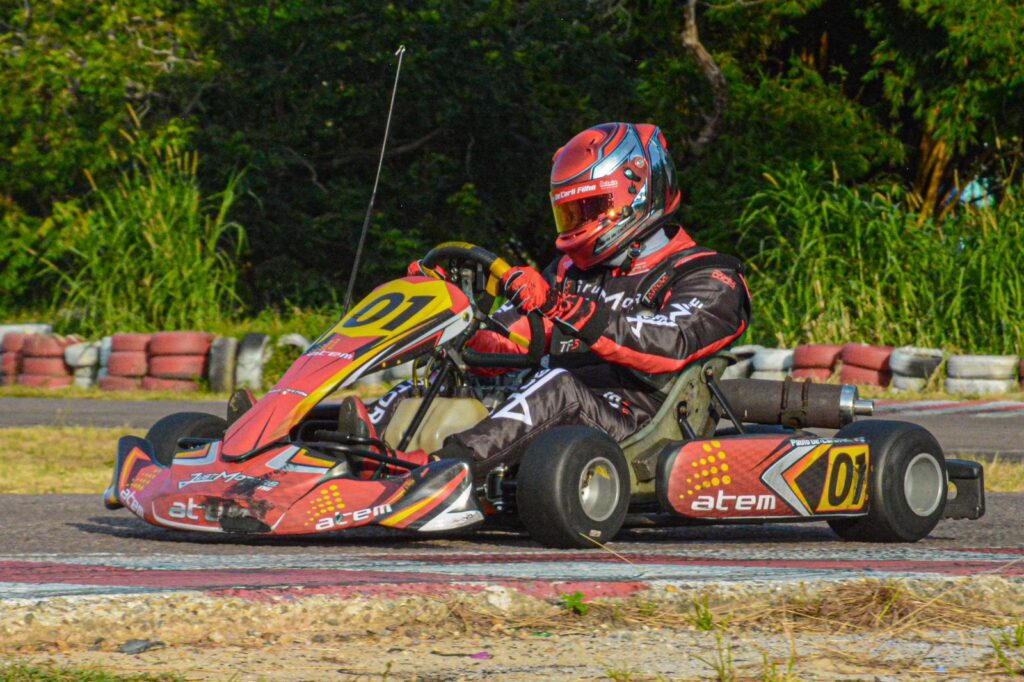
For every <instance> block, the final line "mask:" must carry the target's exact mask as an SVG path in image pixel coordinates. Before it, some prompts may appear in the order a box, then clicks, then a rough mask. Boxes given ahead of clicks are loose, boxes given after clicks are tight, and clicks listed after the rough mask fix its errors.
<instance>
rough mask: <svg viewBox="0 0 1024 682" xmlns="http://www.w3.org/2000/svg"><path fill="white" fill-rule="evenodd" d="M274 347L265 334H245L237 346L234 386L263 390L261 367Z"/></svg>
mask: <svg viewBox="0 0 1024 682" xmlns="http://www.w3.org/2000/svg"><path fill="white" fill-rule="evenodd" d="M273 352H274V346H273V345H272V344H271V343H270V337H269V336H267V335H266V334H251V333H250V334H246V335H245V336H244V337H243V338H242V343H240V344H239V346H238V359H237V361H236V363H235V386H236V387H238V388H248V389H251V390H253V391H261V390H263V366H264V365H265V364H267V360H269V359H270V356H271V354H272V353H273Z"/></svg>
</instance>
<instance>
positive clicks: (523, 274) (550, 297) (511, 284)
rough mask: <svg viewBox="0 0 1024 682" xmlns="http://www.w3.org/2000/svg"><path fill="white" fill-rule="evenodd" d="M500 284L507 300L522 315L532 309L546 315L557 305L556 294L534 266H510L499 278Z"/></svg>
mask: <svg viewBox="0 0 1024 682" xmlns="http://www.w3.org/2000/svg"><path fill="white" fill-rule="evenodd" d="M501 284H502V286H503V287H504V289H505V295H506V296H508V300H509V301H511V302H512V305H514V306H515V307H516V310H518V311H519V312H521V313H523V314H524V315H525V314H526V313H530V312H533V311H534V310H537V311H539V312H540V313H541V314H542V315H547V314H548V313H549V312H550V311H552V310H554V309H555V307H556V306H557V305H558V295H557V294H556V293H555V292H554V291H552V290H551V286H550V285H548V283H547V282H546V281H545V280H544V276H543V275H542V274H540V273H539V272H537V271H536V270H535V269H534V268H531V267H515V268H511V269H510V270H509V271H508V272H506V273H505V276H504V277H502V278H501Z"/></svg>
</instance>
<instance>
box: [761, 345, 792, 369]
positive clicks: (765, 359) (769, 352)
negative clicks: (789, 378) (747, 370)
mask: <svg viewBox="0 0 1024 682" xmlns="http://www.w3.org/2000/svg"><path fill="white" fill-rule="evenodd" d="M792 368H793V351H792V349H789V348H762V349H761V350H759V351H757V352H756V353H755V354H754V371H755V372H785V371H786V370H788V369H792Z"/></svg>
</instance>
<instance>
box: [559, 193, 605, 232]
mask: <svg viewBox="0 0 1024 682" xmlns="http://www.w3.org/2000/svg"><path fill="white" fill-rule="evenodd" d="M614 205H615V204H614V201H613V198H612V195H611V194H597V195H594V196H589V197H584V198H582V199H576V200H574V201H566V202H563V203H560V204H554V205H553V206H552V209H553V210H554V212H555V226H556V227H557V228H558V234H563V233H565V232H572V231H573V230H575V229H576V228H577V227H580V226H581V225H585V224H586V223H589V222H591V221H593V220H597V219H598V218H600V217H601V216H602V215H605V214H606V213H608V212H609V211H610V210H611V209H612V206H614Z"/></svg>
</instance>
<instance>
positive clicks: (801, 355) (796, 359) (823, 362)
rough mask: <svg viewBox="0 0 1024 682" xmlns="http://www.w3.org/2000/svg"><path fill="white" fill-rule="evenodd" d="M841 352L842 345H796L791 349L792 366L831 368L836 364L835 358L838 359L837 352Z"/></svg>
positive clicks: (798, 367)
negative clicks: (794, 348)
mask: <svg viewBox="0 0 1024 682" xmlns="http://www.w3.org/2000/svg"><path fill="white" fill-rule="evenodd" d="M842 352H843V347H842V346H823V345H818V344H808V345H806V346H797V347H796V350H794V351H793V367H795V368H797V369H800V368H803V367H817V368H824V369H832V368H833V367H835V366H836V360H838V359H839V354H840V353H842Z"/></svg>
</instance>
